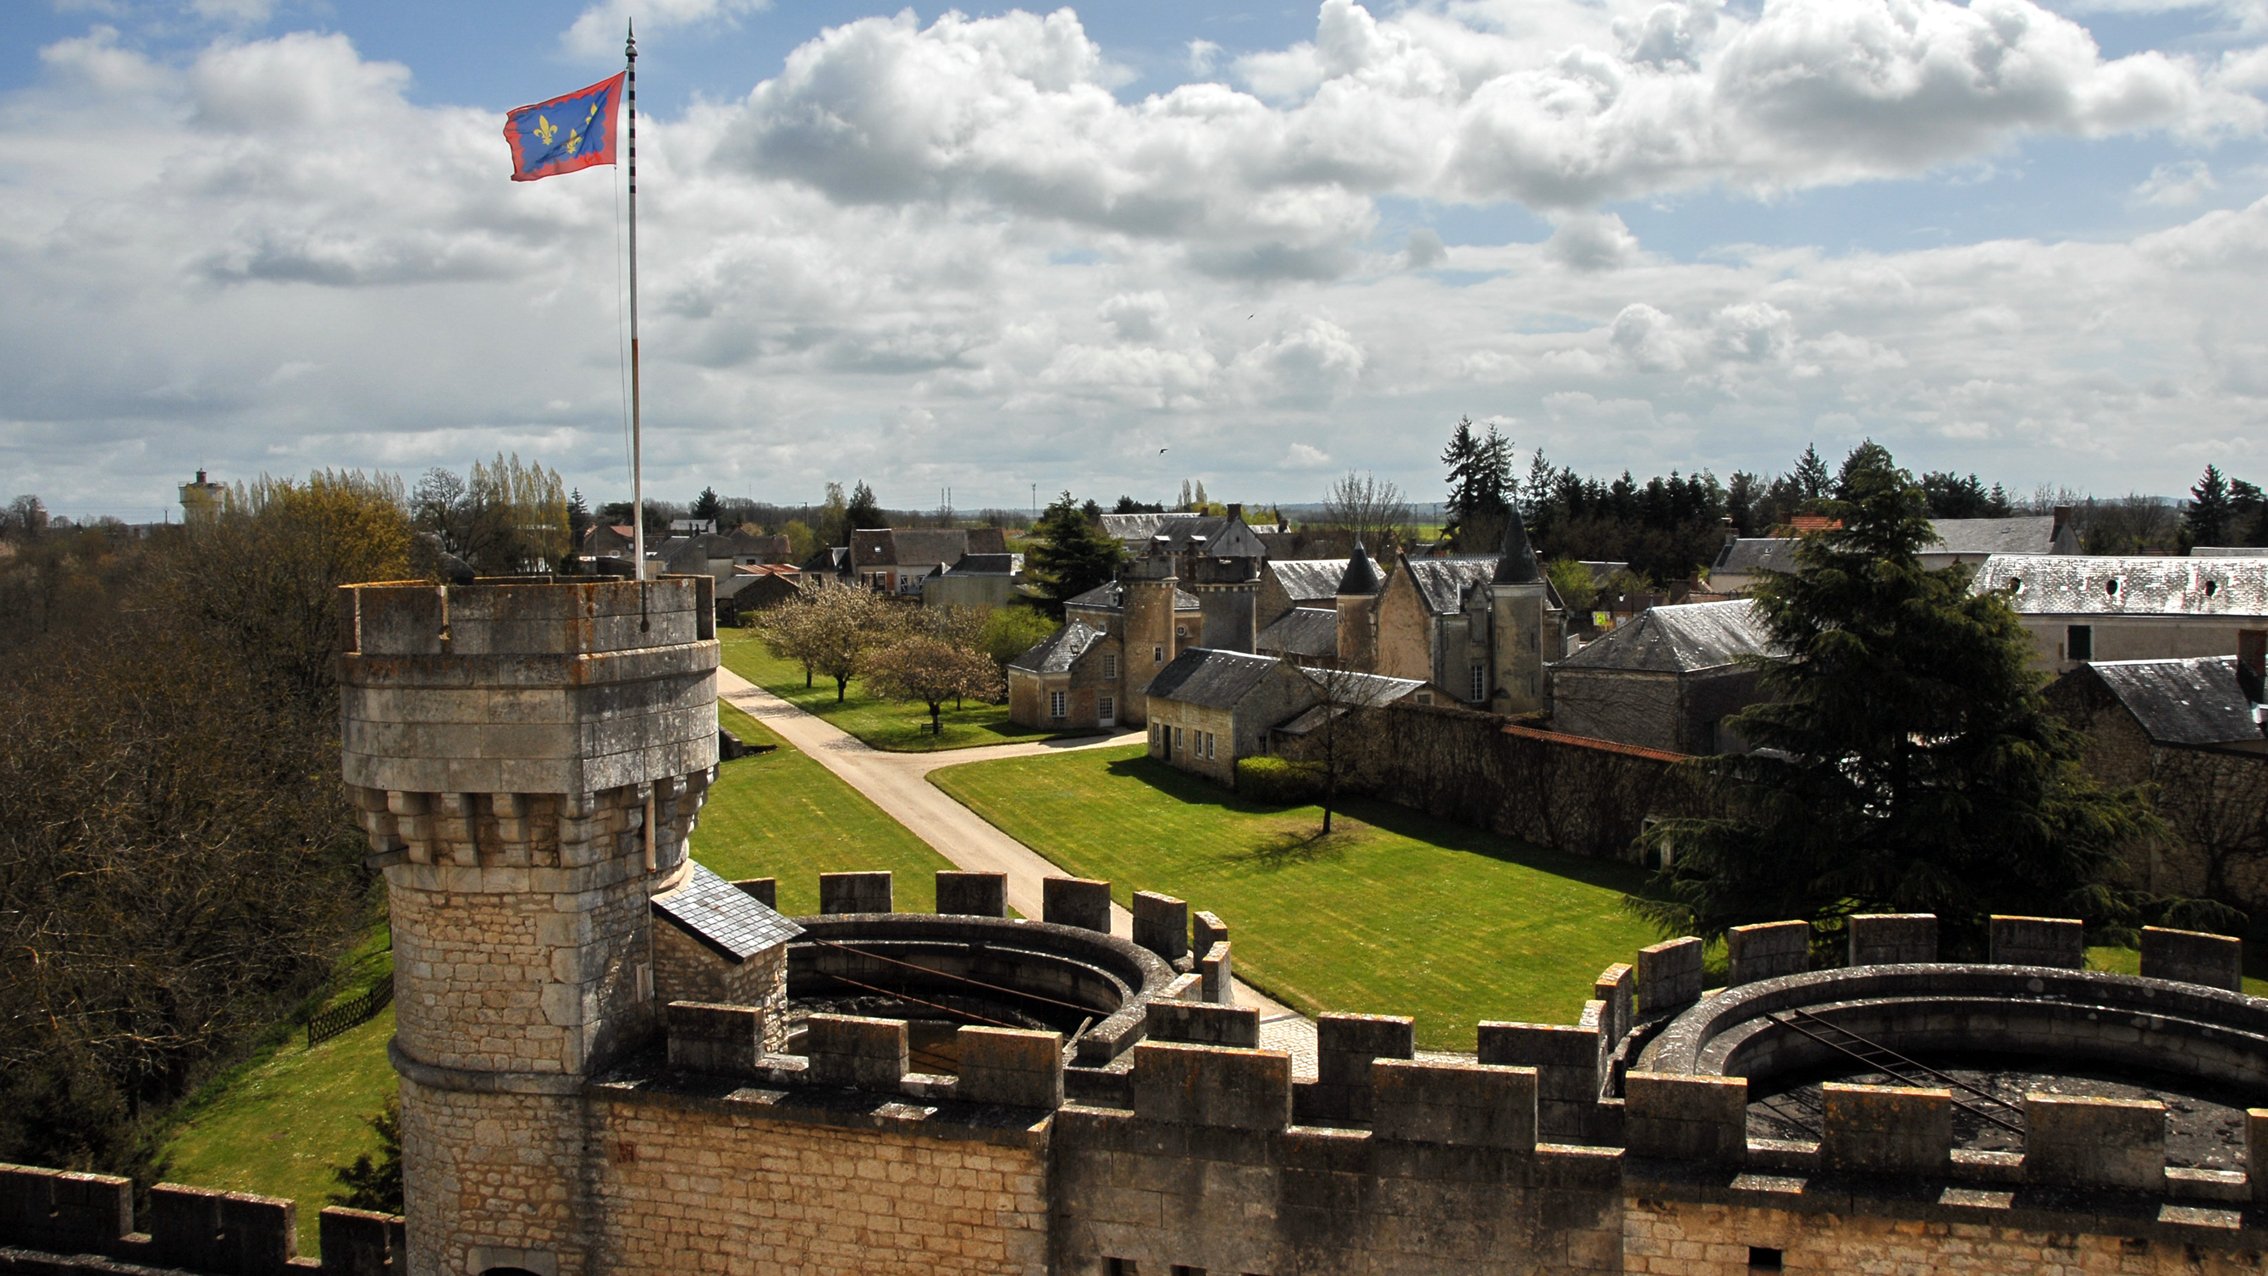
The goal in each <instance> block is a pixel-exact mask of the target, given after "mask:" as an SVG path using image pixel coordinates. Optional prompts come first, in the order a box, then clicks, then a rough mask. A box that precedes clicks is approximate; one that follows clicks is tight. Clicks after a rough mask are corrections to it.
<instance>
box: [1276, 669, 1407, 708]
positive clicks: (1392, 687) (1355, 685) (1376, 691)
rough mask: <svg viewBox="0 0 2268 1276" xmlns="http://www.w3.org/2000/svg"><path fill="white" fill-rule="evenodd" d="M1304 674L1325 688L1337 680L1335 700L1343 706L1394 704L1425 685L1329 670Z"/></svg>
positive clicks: (1304, 672)
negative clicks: (1327, 684) (1330, 681)
mask: <svg viewBox="0 0 2268 1276" xmlns="http://www.w3.org/2000/svg"><path fill="white" fill-rule="evenodd" d="M1300 672H1301V673H1303V674H1306V675H1307V678H1308V680H1309V681H1310V682H1313V683H1315V684H1316V685H1317V686H1318V687H1322V686H1324V685H1325V684H1326V680H1334V687H1333V689H1334V690H1335V692H1336V695H1335V696H1334V698H1335V699H1337V700H1338V701H1339V702H1340V703H1342V704H1353V705H1371V706H1376V705H1382V704H1392V703H1394V702H1395V701H1396V700H1399V699H1401V698H1402V697H1403V696H1406V695H1408V694H1410V693H1411V692H1413V691H1415V690H1417V689H1418V688H1419V687H1422V686H1424V685H1425V684H1424V683H1423V682H1420V681H1418V680H1417V679H1415V678H1389V677H1386V676H1385V675H1383V674H1375V673H1347V672H1343V671H1336V670H1328V669H1302V670H1300Z"/></svg>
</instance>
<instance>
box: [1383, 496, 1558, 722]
mask: <svg viewBox="0 0 2268 1276" xmlns="http://www.w3.org/2000/svg"><path fill="white" fill-rule="evenodd" d="M1377 597H1378V601H1377V604H1376V608H1377V611H1376V616H1377V628H1376V639H1375V641H1376V657H1375V659H1374V660H1373V661H1372V662H1371V663H1370V666H1369V668H1370V671H1371V672H1373V673H1379V674H1384V675H1386V676H1387V677H1392V678H1407V679H1410V680H1412V681H1416V682H1430V683H1433V684H1434V685H1436V686H1439V687H1441V688H1444V689H1445V690H1447V691H1448V692H1449V694H1451V695H1453V696H1455V697H1457V698H1458V699H1459V700H1460V701H1462V702H1463V703H1465V704H1468V705H1472V706H1474V707H1476V708H1482V709H1487V710H1490V711H1492V712H1495V713H1507V714H1517V713H1535V712H1540V711H1542V710H1544V709H1546V708H1548V707H1549V705H1550V688H1549V687H1548V686H1547V685H1546V683H1545V678H1546V667H1547V666H1548V664H1549V663H1550V662H1552V661H1555V660H1558V659H1559V658H1560V657H1561V656H1562V655H1564V654H1565V653H1566V645H1567V624H1566V611H1565V609H1564V608H1563V607H1562V606H1561V605H1560V602H1559V598H1558V595H1557V594H1555V593H1554V592H1553V591H1552V588H1551V584H1550V582H1549V581H1547V580H1545V579H1544V574H1543V565H1542V564H1541V563H1540V562H1538V561H1537V559H1536V553H1535V549H1534V547H1533V546H1532V545H1531V544H1530V543H1529V541H1528V532H1527V528H1526V527H1525V526H1524V525H1523V524H1522V523H1521V521H1520V517H1519V513H1518V511H1517V510H1515V511H1514V512H1513V516H1512V518H1511V519H1510V520H1509V522H1508V523H1507V525H1506V527H1505V531H1504V546H1503V549H1502V551H1501V552H1499V553H1498V554H1497V555H1496V556H1495V557H1493V558H1407V559H1404V560H1402V563H1401V565H1400V566H1399V567H1398V568H1396V569H1395V571H1394V572H1393V573H1392V574H1391V575H1390V576H1388V577H1387V579H1386V581H1385V583H1384V585H1383V587H1382V588H1381V589H1380V590H1379V592H1378V596H1377Z"/></svg>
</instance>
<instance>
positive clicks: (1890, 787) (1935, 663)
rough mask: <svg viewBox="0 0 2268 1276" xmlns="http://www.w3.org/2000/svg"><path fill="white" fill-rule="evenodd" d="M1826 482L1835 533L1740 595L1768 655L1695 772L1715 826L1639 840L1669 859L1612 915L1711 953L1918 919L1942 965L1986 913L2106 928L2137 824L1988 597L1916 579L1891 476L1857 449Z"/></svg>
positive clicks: (1965, 579) (1924, 575) (1950, 579)
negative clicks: (1941, 941)
mask: <svg viewBox="0 0 2268 1276" xmlns="http://www.w3.org/2000/svg"><path fill="white" fill-rule="evenodd" d="M1844 482H1845V487H1846V490H1847V491H1848V493H1849V496H1848V498H1847V499H1846V500H1843V501H1838V502H1835V503H1834V504H1833V505H1832V506H1831V508H1830V512H1832V513H1833V514H1835V515H1836V516H1837V517H1839V518H1841V519H1842V520H1843V527H1842V528H1841V530H1838V531H1829V532H1825V533H1822V534H1820V535H1817V536H1813V537H1808V538H1806V539H1805V541H1804V542H1803V545H1802V547H1801V548H1799V549H1798V550H1797V551H1796V554H1797V560H1796V561H1797V564H1798V570H1797V571H1796V572H1794V573H1792V574H1789V575H1785V576H1775V577H1772V578H1770V579H1768V580H1767V581H1766V582H1765V583H1764V584H1763V585H1761V586H1759V587H1758V589H1757V591H1756V598H1755V606H1756V608H1757V610H1758V612H1759V614H1760V616H1761V618H1762V620H1763V621H1764V623H1765V625H1766V626H1767V627H1768V628H1769V630H1770V632H1771V635H1772V637H1773V639H1774V641H1775V642H1776V644H1777V645H1778V646H1779V647H1780V648H1781V650H1782V652H1783V653H1784V658H1782V659H1778V660H1773V661H1766V662H1761V663H1762V677H1763V688H1764V690H1765V691H1766V692H1767V694H1768V696H1769V697H1770V698H1769V699H1767V700H1765V701H1764V702H1763V703H1760V704H1757V705H1754V706H1752V707H1750V708H1748V709H1746V710H1744V711H1743V712H1741V713H1740V714H1738V715H1735V717H1734V718H1733V719H1732V720H1731V725H1732V726H1733V727H1734V728H1736V729H1737V730H1738V732H1739V733H1740V735H1741V736H1742V737H1743V738H1745V739H1747V740H1749V741H1751V742H1752V743H1754V744H1755V745H1756V746H1757V747H1758V749H1759V750H1760V751H1759V752H1756V753H1752V754H1748V755H1745V756H1737V757H1717V758H1705V759H1701V760H1699V761H1698V762H1697V763H1696V769H1697V770H1698V772H1699V774H1700V775H1701V776H1702V777H1704V779H1705V782H1706V784H1707V786H1708V788H1709V790H1710V792H1711V793H1712V795H1713V796H1714V798H1715V799H1716V805H1717V809H1718V810H1720V811H1722V812H1723V814H1721V815H1718V816H1713V817H1706V818H1688V819H1679V820H1669V821H1664V822H1662V823H1660V824H1657V825H1656V826H1654V828H1652V829H1650V830H1649V831H1648V832H1647V834H1646V835H1645V841H1646V843H1647V844H1649V845H1650V846H1651V847H1652V848H1653V849H1655V850H1657V851H1672V850H1673V851H1674V852H1675V855H1674V859H1673V861H1672V863H1671V864H1670V866H1669V867H1668V868H1665V869H1663V870H1662V871H1661V872H1660V873H1659V874H1658V875H1657V877H1656V879H1655V886H1656V887H1657V890H1656V891H1655V892H1654V894H1653V897H1652V898H1648V899H1644V900H1633V901H1632V906H1633V907H1634V908H1635V909H1637V911H1639V912H1640V913H1641V914H1643V915H1645V916H1647V917H1649V918H1651V919H1653V920H1654V921H1656V922H1659V923H1661V924H1662V925H1663V926H1664V927H1665V929H1670V930H1690V931H1691V932H1692V933H1695V934H1699V935H1703V936H1705V937H1711V938H1714V937H1716V936H1720V935H1722V934H1724V933H1725V931H1726V930H1727V929H1728V928H1730V927H1733V926H1737V925H1741V924H1743V923H1748V922H1758V921H1769V920H1775V919H1780V918H1791V917H1796V918H1805V919H1809V920H1814V921H1829V922H1833V921H1836V920H1839V919H1840V918H1843V917H1846V916H1848V915H1850V914H1852V913H1857V912H1880V911H1888V912H1917V913H1922V912H1926V913H1936V914H1937V915H1938V916H1939V917H1940V919H1941V922H1942V924H1943V926H1944V927H1945V935H1946V938H1947V941H1948V944H1949V946H1950V947H1952V948H1954V949H1956V950H1973V949H1974V947H1975V945H1976V944H1977V943H1978V942H1979V941H1980V940H1981V938H1982V936H1983V934H1984V930H1985V923H1986V918H1987V917H1988V916H1989V915H1990V914H1992V913H1996V912H1998V913H2032V914H2039V913H2046V914H2048V915H2062V916H2073V917H2082V918H2085V919H2087V921H2088V922H2089V923H2090V924H2093V925H2095V926H2098V927H2103V926H2110V927H2117V926H2121V925H2124V924H2125V923H2127V922H2128V921H2130V920H2131V917H2132V914H2133V912H2134V909H2135V908H2136V906H2137V905H2138V903H2139V900H2138V899H2137V898H2136V897H2134V896H2133V895H2132V894H2130V893H2129V892H2126V891H2125V890H2123V889H2122V888H2120V887H2118V886H2115V885H2114V884H2113V883H2112V874H2113V871H2114V869H2115V868H2116V867H2117V864H2116V856H2117V853H2118V849H2119V848H2120V847H2121V846H2123V845H2125V844H2127V843H2128V842H2129V841H2130V840H2131V839H2133V838H2135V837H2137V836H2139V835H2141V834H2143V833H2145V832H2148V831H2150V830H2151V829H2153V828H2154V827H2155V820H2154V817H2152V816H2151V815H2149V814H2148V812H2147V808H2146V807H2145V806H2144V805H2143V803H2142V799H2141V798H2140V797H2139V795H2137V794H2135V793H2132V792H2121V793H2115V794H2112V793H2105V792H2103V791H2102V790H2100V789H2098V788H2097V787H2096V786H2095V785H2094V783H2093V782H2092V781H2090V780H2089V779H2088V778H2087V777H2086V776H2085V775H2084V774H2083V773H2082V772H2081V771H2080V769H2079V765H2078V761H2077V757H2078V742H2077V739H2076V737H2075V736H2074V735H2073V734H2072V733H2071V732H2070V730H2069V729H2068V728H2066V727H2064V726H2063V725H2062V724H2061V723H2059V722H2058V721H2056V720H2055V719H2053V718H2051V717H2049V716H2048V714H2047V712H2046V710H2045V707H2044V704H2043V701H2042V698H2041V694H2040V678H2039V676H2038V675H2037V674H2036V673H2034V672H2033V671H2032V670H2031V668H2030V666H2029V663H2028V657H2029V653H2030V650H2031V643H2030V639H2029V638H2028V637H2027V636H2026V635H2025V633H2024V631H2023V629H2022V628H2021V627H2020V626H2019V625H2018V623H2017V621H2016V617H2015V614H2014V613H2013V612H2012V611H2010V610H2009V607H2008V604H2007V602H2006V600H2004V599H2003V598H2001V597H2000V596H1998V595H1997V594H1992V595H1974V594H1971V593H1970V591H1969V581H1970V572H1969V569H1967V568H1965V567H1953V568H1948V569H1945V570H1943V571H1936V572H1931V571H1925V570H1923V569H1922V566H1921V559H1920V553H1921V549H1922V547H1923V546H1924V545H1926V544H1927V543H1928V542H1929V539H1930V525H1929V518H1928V508H1927V505H1926V502H1925V499H1924V497H1923V495H1922V492H1921V489H1920V488H1919V487H1918V486H1917V485H1915V483H1914V482H1913V479H1912V476H1910V475H1909V474H1907V473H1906V471H1904V470H1901V469H1898V468H1897V467H1896V466H1895V465H1894V464H1893V463H1892V461H1891V458H1890V454H1889V453H1888V452H1887V451H1885V450H1884V449H1883V448H1881V447H1880V446H1879V445H1876V444H1873V443H1867V444H1863V445H1861V447H1860V448H1859V450H1858V451H1857V452H1855V453H1853V455H1852V458H1851V460H1850V462H1849V463H1847V464H1846V465H1845V466H1844Z"/></svg>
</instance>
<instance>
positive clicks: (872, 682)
mask: <svg viewBox="0 0 2268 1276" xmlns="http://www.w3.org/2000/svg"><path fill="white" fill-rule="evenodd" d="M861 673H862V676H863V677H864V678H865V679H866V686H867V688H868V689H869V690H871V691H872V692H874V694H876V695H878V696H881V697H883V698H885V699H888V700H913V701H919V702H920V703H922V704H924V705H927V706H928V707H929V733H930V734H931V735H943V734H944V733H945V722H944V704H945V702H946V701H947V700H954V701H958V700H959V699H961V698H962V697H964V696H966V697H970V698H973V699H979V700H996V699H998V698H999V697H1000V694H1001V693H1002V691H1004V690H1005V689H1006V687H1007V684H1006V682H1004V681H1003V680H1002V679H1001V676H1000V667H999V666H998V665H995V664H993V663H992V657H991V656H988V655H986V654H985V653H984V652H983V651H981V650H979V649H977V648H975V647H973V646H964V645H962V644H961V643H958V642H954V641H952V640H950V639H947V638H941V637H938V636H937V635H935V634H926V633H920V632H918V631H907V632H901V633H899V634H898V635H896V636H895V637H893V638H891V639H890V640H889V641H887V642H884V643H882V644H881V645H879V646H877V647H875V648H874V649H873V650H872V651H871V652H870V653H869V654H868V656H867V659H866V662H865V664H864V666H863V668H862V670H861Z"/></svg>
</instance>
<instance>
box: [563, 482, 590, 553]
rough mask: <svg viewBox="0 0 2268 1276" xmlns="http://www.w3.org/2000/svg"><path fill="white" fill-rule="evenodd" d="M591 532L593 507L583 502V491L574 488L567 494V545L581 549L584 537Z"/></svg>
mask: <svg viewBox="0 0 2268 1276" xmlns="http://www.w3.org/2000/svg"><path fill="white" fill-rule="evenodd" d="M590 530H591V507H590V506H589V505H588V504H587V503H585V502H584V500H583V489H581V488H579V487H578V488H573V489H571V490H570V491H569V492H568V493H567V543H568V544H570V545H572V546H574V547H575V548H576V549H578V550H579V549H581V548H582V546H583V535H584V533H586V532H588V531H590Z"/></svg>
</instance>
